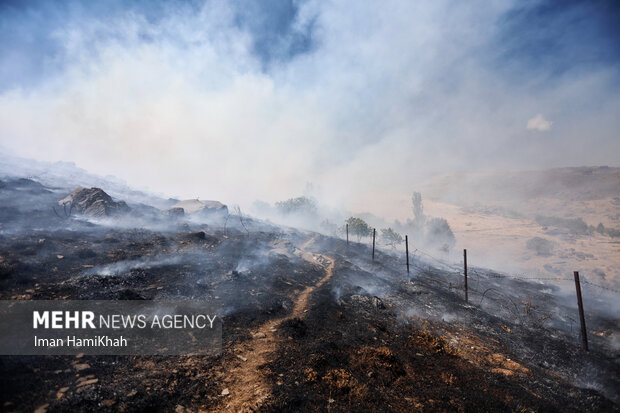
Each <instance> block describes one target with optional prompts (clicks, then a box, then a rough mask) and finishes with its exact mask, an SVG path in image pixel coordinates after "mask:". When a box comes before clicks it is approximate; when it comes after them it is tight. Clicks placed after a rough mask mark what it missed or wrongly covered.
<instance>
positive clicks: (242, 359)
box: [237, 354, 248, 361]
mask: <svg viewBox="0 0 620 413" xmlns="http://www.w3.org/2000/svg"><path fill="white" fill-rule="evenodd" d="M237 358H238V359H239V360H241V361H248V359H247V358H245V357H243V356H241V355H239V354H237Z"/></svg>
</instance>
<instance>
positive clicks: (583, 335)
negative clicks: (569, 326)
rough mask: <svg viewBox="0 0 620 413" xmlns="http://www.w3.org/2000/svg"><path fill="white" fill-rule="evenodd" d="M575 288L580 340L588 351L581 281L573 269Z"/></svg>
mask: <svg viewBox="0 0 620 413" xmlns="http://www.w3.org/2000/svg"><path fill="white" fill-rule="evenodd" d="M573 275H574V276H575V289H576V290H577V304H578V305H579V321H581V340H582V341H583V348H584V349H585V350H586V351H588V332H587V331H586V318H585V316H584V314H583V299H582V298H581V283H580V282H579V271H574V272H573Z"/></svg>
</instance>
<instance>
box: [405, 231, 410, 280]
mask: <svg viewBox="0 0 620 413" xmlns="http://www.w3.org/2000/svg"><path fill="white" fill-rule="evenodd" d="M405 255H406V256H407V274H409V237H408V236H407V235H405Z"/></svg>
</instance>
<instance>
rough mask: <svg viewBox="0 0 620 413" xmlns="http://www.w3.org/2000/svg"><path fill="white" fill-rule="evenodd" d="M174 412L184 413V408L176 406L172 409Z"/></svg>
mask: <svg viewBox="0 0 620 413" xmlns="http://www.w3.org/2000/svg"><path fill="white" fill-rule="evenodd" d="M174 412H175V413H185V407H184V406H181V405H180V404H177V406H176V407H175V408H174Z"/></svg>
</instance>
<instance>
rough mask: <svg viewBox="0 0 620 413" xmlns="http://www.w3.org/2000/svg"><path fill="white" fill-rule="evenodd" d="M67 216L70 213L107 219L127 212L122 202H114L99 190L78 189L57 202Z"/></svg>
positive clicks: (127, 209) (128, 209)
mask: <svg viewBox="0 0 620 413" xmlns="http://www.w3.org/2000/svg"><path fill="white" fill-rule="evenodd" d="M58 205H60V206H62V207H63V208H64V209H65V210H66V211H67V212H68V213H69V214H70V212H72V211H75V212H78V213H80V214H83V215H89V216H93V217H107V216H113V215H118V214H123V213H127V212H129V211H130V210H131V209H130V208H129V207H128V206H127V204H126V203H125V202H123V201H119V202H115V201H114V200H112V197H111V196H110V195H108V194H106V193H105V192H104V191H103V190H102V189H101V188H82V187H78V188H77V189H76V190H75V191H73V192H72V193H71V194H70V195H68V196H67V197H65V198H63V199H61V200H60V201H58Z"/></svg>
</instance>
